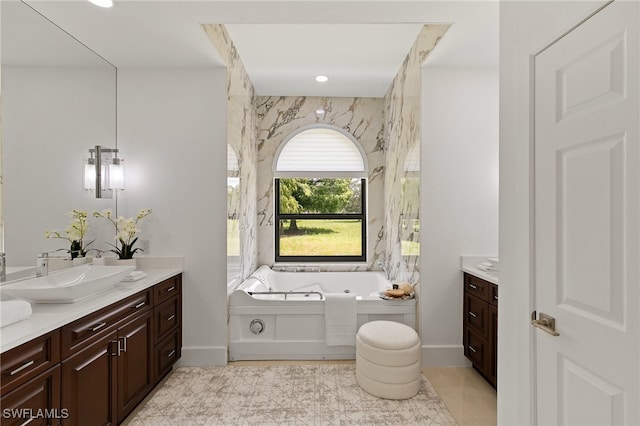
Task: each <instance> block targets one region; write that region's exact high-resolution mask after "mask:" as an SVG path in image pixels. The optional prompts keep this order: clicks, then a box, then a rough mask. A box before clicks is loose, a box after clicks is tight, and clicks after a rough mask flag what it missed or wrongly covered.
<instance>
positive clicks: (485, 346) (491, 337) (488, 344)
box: [462, 272, 498, 387]
mask: <svg viewBox="0 0 640 426" xmlns="http://www.w3.org/2000/svg"><path fill="white" fill-rule="evenodd" d="M463 315H464V318H463V322H462V331H463V345H464V354H465V356H466V357H467V358H469V360H470V361H471V363H472V365H473V367H474V368H475V369H476V370H477V371H478V372H479V373H480V374H481V375H482V376H483V377H484V378H485V379H487V381H488V382H489V383H490V384H491V385H492V386H493V387H496V384H497V352H498V350H497V343H498V337H497V331H498V286H497V285H495V284H493V283H490V282H488V281H485V280H483V279H481V278H478V277H476V276H474V275H471V274H468V273H466V272H465V273H464V301H463Z"/></svg>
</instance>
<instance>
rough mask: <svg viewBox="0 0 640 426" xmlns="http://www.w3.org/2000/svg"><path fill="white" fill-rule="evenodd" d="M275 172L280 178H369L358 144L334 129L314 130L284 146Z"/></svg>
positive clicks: (278, 157)
mask: <svg viewBox="0 0 640 426" xmlns="http://www.w3.org/2000/svg"><path fill="white" fill-rule="evenodd" d="M274 172H275V174H276V176H277V177H287V176H301V177H302V176H309V177H312V176H325V177H332V176H345V177H346V176H354V177H366V172H367V168H366V162H365V159H364V155H363V152H362V149H361V148H360V146H359V145H358V144H357V142H355V141H353V140H351V139H350V138H349V137H348V136H347V135H345V134H343V133H341V132H339V131H336V130H333V129H328V128H312V129H309V130H305V131H302V132H300V133H298V134H296V135H295V136H293V137H292V138H291V139H289V140H288V141H287V142H286V143H285V144H284V146H283V147H282V148H281V150H280V152H279V154H278V155H277V157H276V163H275V167H274Z"/></svg>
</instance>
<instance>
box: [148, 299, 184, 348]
mask: <svg viewBox="0 0 640 426" xmlns="http://www.w3.org/2000/svg"><path fill="white" fill-rule="evenodd" d="M181 310H182V298H181V297H179V296H176V297H173V298H172V299H169V300H167V301H165V302H163V303H162V304H160V305H158V306H156V307H155V308H153V311H154V322H155V332H154V341H155V342H158V341H159V340H161V339H162V338H164V337H165V336H167V335H168V334H169V333H170V332H171V331H173V330H175V329H176V328H177V327H179V326H180V322H181V317H182V315H181Z"/></svg>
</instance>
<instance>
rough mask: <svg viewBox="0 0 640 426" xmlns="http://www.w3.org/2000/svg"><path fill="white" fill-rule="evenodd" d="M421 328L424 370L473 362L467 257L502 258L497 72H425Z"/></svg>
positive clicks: (430, 70)
mask: <svg viewBox="0 0 640 426" xmlns="http://www.w3.org/2000/svg"><path fill="white" fill-rule="evenodd" d="M421 170H422V178H421V221H420V222H421V234H422V235H421V241H420V245H421V250H420V256H421V259H420V276H421V280H420V295H421V296H420V331H421V339H422V348H423V357H422V363H423V365H425V366H459V365H468V361H467V360H466V358H465V357H464V354H463V347H462V318H463V317H462V290H463V285H462V273H461V271H460V256H461V255H477V256H494V255H497V253H498V72H497V70H489V69H454V68H423V70H422V165H421Z"/></svg>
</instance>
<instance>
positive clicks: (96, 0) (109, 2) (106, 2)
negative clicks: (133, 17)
mask: <svg viewBox="0 0 640 426" xmlns="http://www.w3.org/2000/svg"><path fill="white" fill-rule="evenodd" d="M89 2H91V3H93V4H95V5H96V6H100V7H111V6H113V0H89Z"/></svg>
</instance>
